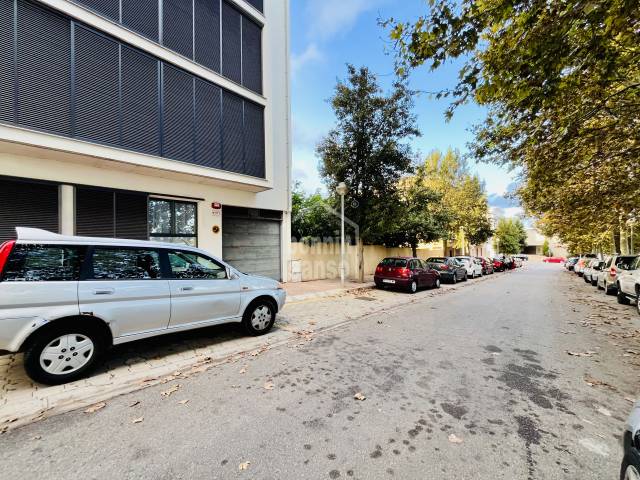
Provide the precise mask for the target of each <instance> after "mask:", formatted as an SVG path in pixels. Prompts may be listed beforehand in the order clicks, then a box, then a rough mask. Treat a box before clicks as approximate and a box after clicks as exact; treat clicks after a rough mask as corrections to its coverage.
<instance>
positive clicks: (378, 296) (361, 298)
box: [0, 275, 497, 433]
mask: <svg viewBox="0 0 640 480" xmlns="http://www.w3.org/2000/svg"><path fill="white" fill-rule="evenodd" d="M496 276H497V275H496ZM496 276H494V277H496ZM494 277H485V278H483V279H479V280H475V281H469V282H467V283H459V284H458V285H456V286H453V285H443V287H442V288H441V289H439V290H424V291H420V292H418V293H417V294H415V295H409V294H406V293H402V292H395V291H386V290H374V289H362V288H358V289H357V290H354V291H351V292H347V291H339V292H337V293H335V294H333V296H331V297H324V298H310V299H305V298H304V297H303V296H302V295H304V294H300V295H298V296H294V300H295V301H293V302H291V303H289V304H287V305H286V306H285V308H284V309H283V310H282V312H281V313H280V314H279V315H278V318H277V321H276V325H275V327H274V329H273V331H272V332H271V333H269V334H268V335H265V336H262V337H246V336H244V335H243V334H242V333H241V332H240V331H239V329H238V328H237V326H235V325H222V326H217V327H209V328H202V329H198V330H192V331H188V332H180V333H175V334H171V335H163V336H160V337H155V338H151V339H146V340H140V341H137V342H132V343H128V344H124V345H119V346H116V347H114V348H113V349H112V350H111V351H110V352H109V353H108V354H107V358H106V359H105V363H104V365H103V366H102V367H101V368H99V369H98V370H97V371H96V372H95V373H94V374H93V375H92V376H91V377H89V378H86V379H83V380H79V381H77V382H72V383H68V384H65V385H57V386H44V385H39V384H34V383H33V382H32V381H31V380H30V379H29V378H28V377H27V376H26V374H25V373H24V369H23V366H22V354H9V355H3V356H0V433H2V432H4V431H6V430H8V429H10V428H15V427H17V426H20V425H24V424H27V423H30V422H33V421H38V420H41V419H44V418H47V417H50V416H53V415H57V414H59V413H63V412H66V411H70V410H75V409H78V408H85V407H87V406H89V405H92V404H96V403H98V402H103V401H106V400H108V399H109V398H112V397H114V396H117V395H121V394H124V393H128V392H132V391H135V390H139V389H141V388H146V387H148V386H151V385H157V384H159V383H166V382H169V381H172V380H179V379H180V378H186V377H188V376H191V375H194V374H197V373H199V372H202V371H205V370H208V369H209V368H211V367H213V366H215V365H219V364H221V363H226V362H241V361H242V360H243V358H245V357H247V356H257V355H260V354H261V353H262V352H264V351H265V350H267V349H270V348H272V347H275V346H278V345H284V344H288V345H289V347H291V348H296V347H297V346H300V345H304V344H305V343H306V342H307V341H310V340H311V339H312V338H313V335H314V334H315V333H316V332H318V331H320V330H326V329H328V328H332V327H336V326H339V325H341V324H343V323H345V322H348V321H352V320H354V319H357V318H361V317H364V316H367V315H370V314H371V313H374V312H383V311H385V310H388V309H392V308H394V307H399V306H402V305H406V304H407V303H412V302H418V301H421V300H424V299H425V298H426V297H431V296H435V295H442V294H446V293H447V292H448V291H451V290H453V289H459V288H473V286H474V285H477V284H478V283H479V282H485V281H491V279H492V278H494ZM358 285H359V286H361V284H358ZM326 291H327V290H325V292H326ZM321 292H322V291H320V293H321ZM309 293H311V294H317V293H319V292H308V293H307V294H309ZM296 298H297V300H296Z"/></svg>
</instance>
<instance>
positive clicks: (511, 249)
mask: <svg viewBox="0 0 640 480" xmlns="http://www.w3.org/2000/svg"><path fill="white" fill-rule="evenodd" d="M526 242H527V232H526V230H525V228H524V225H523V224H522V221H521V220H520V219H518V218H501V219H500V220H498V225H497V226H496V231H495V233H494V237H493V243H494V248H495V250H496V251H497V252H498V253H504V254H506V255H515V254H516V253H521V252H522V251H523V250H524V247H526V245H527V243H526Z"/></svg>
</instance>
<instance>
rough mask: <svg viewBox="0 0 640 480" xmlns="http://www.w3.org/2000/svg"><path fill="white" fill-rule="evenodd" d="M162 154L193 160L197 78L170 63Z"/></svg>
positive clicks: (165, 73)
mask: <svg viewBox="0 0 640 480" xmlns="http://www.w3.org/2000/svg"><path fill="white" fill-rule="evenodd" d="M162 84H163V90H162V96H163V110H162V126H163V134H162V154H163V155H164V156H165V157H169V158H174V159H176V160H183V161H185V162H191V161H192V160H193V131H194V126H193V77H192V76H191V75H188V74H187V73H184V72H183V71H181V70H178V69H176V68H173V67H169V66H167V65H166V64H165V65H163V66H162Z"/></svg>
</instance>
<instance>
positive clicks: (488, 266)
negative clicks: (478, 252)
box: [476, 257, 495, 275]
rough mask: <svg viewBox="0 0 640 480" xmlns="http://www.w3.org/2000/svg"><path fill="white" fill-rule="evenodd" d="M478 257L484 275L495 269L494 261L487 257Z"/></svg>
mask: <svg viewBox="0 0 640 480" xmlns="http://www.w3.org/2000/svg"><path fill="white" fill-rule="evenodd" d="M476 259H477V260H478V261H479V262H480V263H481V264H482V275H490V274H492V273H493V271H494V270H495V269H494V268H493V261H492V260H490V259H489V258H485V257H476Z"/></svg>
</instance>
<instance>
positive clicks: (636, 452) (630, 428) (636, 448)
mask: <svg viewBox="0 0 640 480" xmlns="http://www.w3.org/2000/svg"><path fill="white" fill-rule="evenodd" d="M622 445H623V450H624V457H623V458H622V465H621V467H620V480H637V479H638V478H640V402H638V403H636V405H635V406H634V407H633V410H631V414H630V415H629V418H628V419H627V423H626V425H625V429H624V434H623V435H622Z"/></svg>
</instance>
